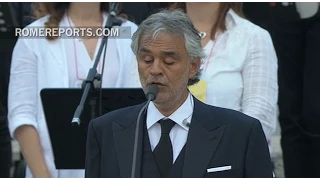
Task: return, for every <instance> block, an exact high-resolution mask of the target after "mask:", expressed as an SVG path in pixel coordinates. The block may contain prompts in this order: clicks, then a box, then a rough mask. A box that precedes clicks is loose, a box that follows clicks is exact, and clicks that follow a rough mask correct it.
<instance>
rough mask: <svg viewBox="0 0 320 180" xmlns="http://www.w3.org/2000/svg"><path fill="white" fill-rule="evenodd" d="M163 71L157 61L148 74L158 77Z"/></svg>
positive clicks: (159, 62)
mask: <svg viewBox="0 0 320 180" xmlns="http://www.w3.org/2000/svg"><path fill="white" fill-rule="evenodd" d="M162 72H163V69H162V63H161V61H159V60H154V61H153V63H152V66H151V69H150V73H151V74H152V75H160V74H162Z"/></svg>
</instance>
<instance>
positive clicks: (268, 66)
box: [201, 10, 278, 139]
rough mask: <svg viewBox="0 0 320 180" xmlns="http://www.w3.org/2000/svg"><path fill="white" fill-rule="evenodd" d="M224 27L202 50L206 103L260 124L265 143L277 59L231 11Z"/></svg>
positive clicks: (255, 29) (272, 120)
mask: <svg viewBox="0 0 320 180" xmlns="http://www.w3.org/2000/svg"><path fill="white" fill-rule="evenodd" d="M226 27H227V30H226V31H225V32H223V33H222V34H220V35H218V36H217V38H216V42H215V41H212V40H211V41H209V42H208V43H207V44H206V46H205V47H204V50H205V53H206V54H207V59H204V61H203V62H204V63H203V64H202V67H201V68H202V69H204V70H203V73H202V76H201V79H202V80H204V81H206V82H207V91H206V92H207V94H206V103H207V104H210V105H213V106H219V107H224V108H229V109H234V110H237V111H240V112H243V113H245V114H247V115H249V116H252V117H254V118H256V119H258V120H260V122H261V124H262V127H263V130H264V133H265V135H266V137H267V139H269V138H270V137H271V135H272V134H273V133H274V131H275V129H276V120H277V99H278V83H277V57H276V53H275V50H274V46H273V43H272V40H271V37H270V35H269V33H268V32H267V31H266V30H264V29H262V28H260V27H259V26H257V25H255V24H253V23H251V22H249V21H248V20H246V19H243V18H241V17H239V16H238V15H237V14H236V13H235V12H234V11H233V10H229V12H228V13H227V16H226ZM214 44H215V45H214ZM211 51H212V53H211ZM210 54H211V56H210Z"/></svg>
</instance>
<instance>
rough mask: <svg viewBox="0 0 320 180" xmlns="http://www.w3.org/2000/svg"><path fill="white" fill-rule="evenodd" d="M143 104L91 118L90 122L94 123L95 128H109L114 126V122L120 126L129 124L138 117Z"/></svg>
mask: <svg viewBox="0 0 320 180" xmlns="http://www.w3.org/2000/svg"><path fill="white" fill-rule="evenodd" d="M143 104H144V103H142V104H138V105H134V106H128V107H125V108H120V109H117V110H114V111H111V112H109V113H106V114H104V115H102V116H100V117H97V118H95V119H93V120H91V122H90V123H92V126H93V128H94V129H96V128H98V129H101V128H107V127H110V126H112V124H113V123H116V124H119V125H120V126H129V125H130V124H131V123H133V122H135V119H137V117H138V114H139V112H140V110H141V108H142V105H143Z"/></svg>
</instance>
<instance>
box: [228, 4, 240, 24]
mask: <svg viewBox="0 0 320 180" xmlns="http://www.w3.org/2000/svg"><path fill="white" fill-rule="evenodd" d="M241 19H242V18H241V17H240V16H239V15H238V14H237V13H236V12H234V10H233V9H231V8H230V9H229V10H228V12H227V15H226V28H227V29H230V28H232V27H234V26H235V25H237V24H239V23H240V21H241Z"/></svg>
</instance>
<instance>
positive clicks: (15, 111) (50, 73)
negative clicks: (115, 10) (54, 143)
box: [8, 2, 140, 178]
mask: <svg viewBox="0 0 320 180" xmlns="http://www.w3.org/2000/svg"><path fill="white" fill-rule="evenodd" d="M108 6H109V3H99V2H91V3H80V2H79V3H78V2H72V3H69V2H54V3H34V8H33V14H34V15H35V17H36V18H37V20H35V21H34V22H33V23H31V24H30V25H28V26H27V27H47V28H58V27H63V28H65V27H104V26H105V25H104V23H105V22H106V20H107V18H108V10H109V8H108ZM122 26H126V27H128V28H130V31H131V35H132V34H133V33H134V32H135V31H136V29H137V26H136V25H135V24H134V23H132V22H130V21H126V20H123V22H122ZM130 37H131V36H130ZM101 38H102V37H99V38H91V37H76V38H63V37H54V36H47V37H45V38H39V37H36V38H23V37H19V39H18V41H17V43H16V45H15V47H14V51H13V55H12V63H11V74H10V83H9V96H8V120H9V130H10V133H11V136H12V137H13V138H15V139H16V140H17V141H18V142H19V145H20V147H21V151H22V154H23V156H24V159H25V161H26V163H27V170H26V177H43V178H45V177H53V178H61V177H64V178H82V177H84V170H58V169H56V167H55V164H54V156H53V152H52V147H51V142H50V138H49V134H48V129H47V127H46V121H45V116H44V113H43V109H42V104H41V99H40V94H39V93H40V91H41V90H42V89H43V88H48V87H50V88H80V87H81V84H82V82H83V80H84V79H85V78H86V76H87V73H88V71H89V69H90V68H91V67H92V66H93V63H94V60H95V57H96V55H97V50H98V48H99V46H100V43H101ZM130 45H131V39H120V38H109V40H108V45H107V47H108V48H107V52H106V59H105V66H104V75H103V80H104V81H103V82H102V87H115V88H120V87H136V86H138V87H140V84H138V85H136V84H132V82H133V79H134V78H135V77H134V76H133V75H132V74H134V73H133V72H132V70H133V69H135V67H136V64H135V63H136V61H135V57H134V54H133V53H132V51H131V47H130ZM102 57H103V56H102ZM97 71H98V73H100V74H101V71H102V60H101V59H100V63H99V65H98V68H97ZM137 78H138V77H137Z"/></svg>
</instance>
